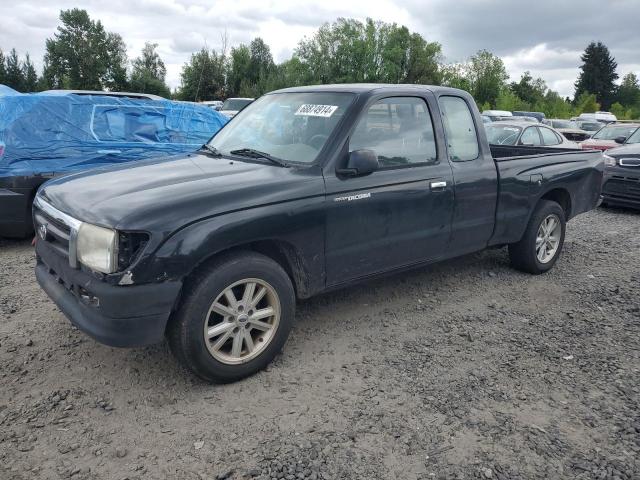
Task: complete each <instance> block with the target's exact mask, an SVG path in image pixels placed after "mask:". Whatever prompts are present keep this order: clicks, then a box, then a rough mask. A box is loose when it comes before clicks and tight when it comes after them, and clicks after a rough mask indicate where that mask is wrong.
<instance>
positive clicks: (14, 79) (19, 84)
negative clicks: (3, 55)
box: [4, 48, 25, 92]
mask: <svg viewBox="0 0 640 480" xmlns="http://www.w3.org/2000/svg"><path fill="white" fill-rule="evenodd" d="M4 83H5V85H7V86H8V87H11V88H13V89H14V90H17V91H19V92H22V91H24V83H25V79H24V73H23V71H22V65H21V63H20V59H19V58H18V52H16V49H15V48H12V49H11V52H9V55H8V56H7V59H6V66H5V78H4Z"/></svg>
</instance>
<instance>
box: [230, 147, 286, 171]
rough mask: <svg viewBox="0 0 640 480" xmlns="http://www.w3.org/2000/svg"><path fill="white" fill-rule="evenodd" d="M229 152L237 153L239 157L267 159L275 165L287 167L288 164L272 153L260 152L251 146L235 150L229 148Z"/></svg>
mask: <svg viewBox="0 0 640 480" xmlns="http://www.w3.org/2000/svg"><path fill="white" fill-rule="evenodd" d="M229 153H230V154H232V155H239V156H241V157H249V158H264V159H265V160H269V161H270V162H271V163H274V164H275V165H279V166H281V167H285V168H289V165H288V164H287V163H286V162H284V161H283V160H281V159H279V158H278V157H274V156H273V155H269V154H268V153H266V152H261V151H260V150H255V149H253V148H239V149H237V150H231V151H230V152H229Z"/></svg>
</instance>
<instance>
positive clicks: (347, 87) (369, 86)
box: [271, 83, 463, 94]
mask: <svg viewBox="0 0 640 480" xmlns="http://www.w3.org/2000/svg"><path fill="white" fill-rule="evenodd" d="M397 90H428V91H431V92H434V93H457V94H459V93H460V92H463V90H459V89H457V88H450V87H440V86H435V85H416V84H414V83H398V84H390V83H337V84H330V85H307V86H304V87H290V88H283V89H280V90H276V91H274V92H271V93H300V92H348V93H370V92H374V91H375V92H385V91H388V92H394V91H397Z"/></svg>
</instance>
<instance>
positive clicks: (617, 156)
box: [602, 130, 640, 209]
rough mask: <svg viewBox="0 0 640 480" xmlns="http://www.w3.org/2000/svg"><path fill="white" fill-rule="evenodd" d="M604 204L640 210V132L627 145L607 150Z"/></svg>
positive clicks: (603, 189)
mask: <svg viewBox="0 0 640 480" xmlns="http://www.w3.org/2000/svg"><path fill="white" fill-rule="evenodd" d="M602 203H603V204H605V205H615V206H623V207H631V208H635V209H640V130H636V131H635V133H634V134H633V135H632V136H631V137H629V139H628V140H627V144H626V145H623V146H621V147H616V148H612V149H610V150H607V153H606V155H605V170H604V185H603V187H602Z"/></svg>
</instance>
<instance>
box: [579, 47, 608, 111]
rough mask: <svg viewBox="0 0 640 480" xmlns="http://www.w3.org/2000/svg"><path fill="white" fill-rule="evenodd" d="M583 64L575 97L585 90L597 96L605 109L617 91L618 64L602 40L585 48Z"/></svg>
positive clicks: (582, 58) (597, 99)
mask: <svg viewBox="0 0 640 480" xmlns="http://www.w3.org/2000/svg"><path fill="white" fill-rule="evenodd" d="M581 60H582V62H583V63H582V66H581V67H580V70H581V72H580V75H579V76H578V80H577V81H576V84H575V88H576V92H575V97H574V98H575V99H576V101H577V99H578V98H579V97H580V96H581V95H582V94H583V93H585V92H588V93H592V94H594V95H595V96H596V101H597V102H598V103H599V104H600V105H601V107H602V108H604V109H605V110H606V109H608V108H609V107H610V106H611V104H612V103H613V101H614V96H615V93H616V85H615V81H616V80H617V79H618V74H617V73H616V68H617V67H618V64H617V63H616V61H615V60H614V58H613V57H612V56H611V54H610V53H609V49H608V48H607V47H606V46H605V45H604V44H603V43H602V42H597V43H596V42H592V43H590V44H589V46H588V47H587V48H586V49H585V51H584V53H583V54H582V57H581Z"/></svg>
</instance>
